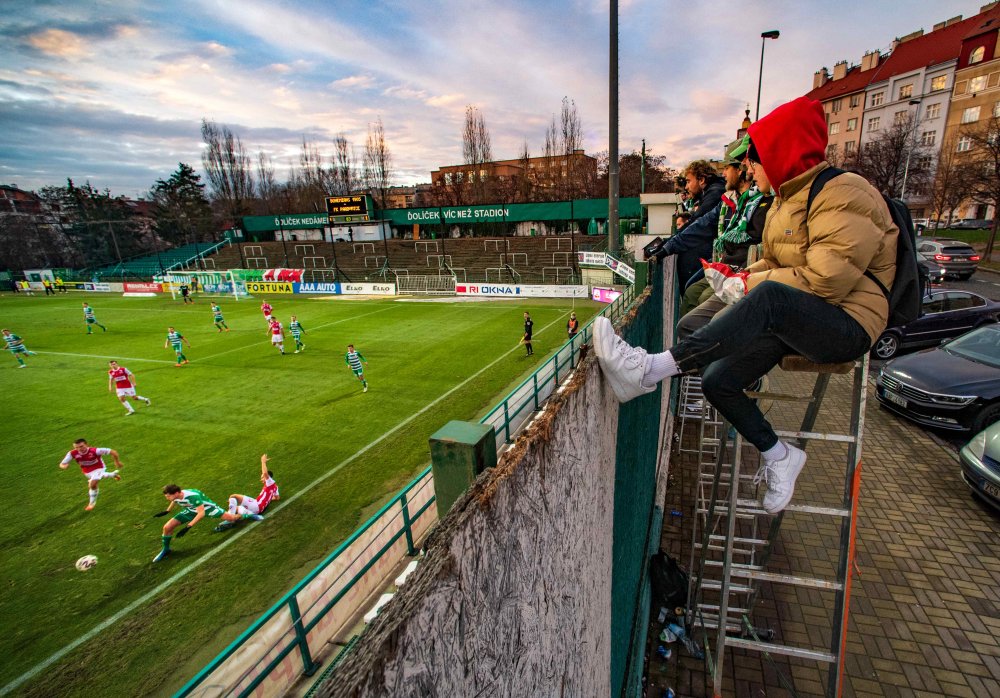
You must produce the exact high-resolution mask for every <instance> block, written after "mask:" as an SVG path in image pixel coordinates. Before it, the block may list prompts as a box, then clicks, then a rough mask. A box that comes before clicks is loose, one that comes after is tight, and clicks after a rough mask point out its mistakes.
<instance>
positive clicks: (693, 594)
mask: <svg viewBox="0 0 1000 698" xmlns="http://www.w3.org/2000/svg"><path fill="white" fill-rule="evenodd" d="M868 361H869V359H868V355H867V354H866V355H865V356H864V357H862V358H861V359H859V360H858V361H854V362H847V363H843V364H813V363H811V362H809V361H807V360H806V359H804V358H803V357H800V356H786V357H784V359H782V361H781V364H780V366H781V368H782V369H783V370H785V371H795V372H811V373H815V374H816V382H815V384H814V386H813V390H812V393H811V395H809V396H805V397H801V396H795V395H781V394H775V393H772V392H764V393H751V392H748V394H749V395H750V396H751V397H756V398H759V399H760V398H763V399H769V400H775V401H797V402H806V403H807V407H806V411H805V414H804V416H803V418H802V422H801V426H800V428H799V429H798V430H797V431H783V430H777V434H778V436H779V437H780V438H782V439H784V440H786V441H790V442H792V443H796V444H797V445H799V447H800V448H806V446H807V445H808V443H809V442H811V441H828V442H839V443H842V444H845V445H846V446H847V454H846V457H845V468H844V472H845V474H844V485H843V492H842V499H841V502H842V503H841V506H839V507H829V506H813V505H808V504H800V503H796V500H797V499H800V494H799V490H797V492H796V497H795V498H794V499H793V500H792V501H793V503H792V504H790V505H789V506H788V507H787V508H786V509H785V510H784V511H783V512H781V513H779V514H777V515H774V516H773V517H770V516H769V515H768V514H767V513H766V512H765V511H764V510H763V508H762V507H761V505H760V504H759V503H758V501H757V499H756V494H755V492H754V489H755V486H754V483H753V480H754V477H753V472H754V471H755V470H756V463H754V462H753V461H754V460H755V459H759V453H758V452H757V450H756V449H755V448H753V447H752V446H749V445H748V444H747V445H745V444H744V443H743V438H742V437H741V436H740V435H739V434H735V433H734V434H733V435H732V437H730V435H729V432H730V426H729V424H728V423H726V422H725V421H724V420H721V419H719V417H718V415H717V414H715V411H714V409H712V408H711V407H710V406H708V405H707V404H706V403H704V402H703V403H702V404H703V405H704V408H703V410H702V418H703V421H705V422H707V423H709V424H710V425H711V424H715V423H720V424H721V426H720V427H718V428H715V427H712V430H713V433H717V434H718V436H719V441H718V442H717V443H712V440H711V439H710V440H709V442H708V443H707V444H705V445H703V446H702V447H701V454H700V456H699V472H698V483H697V490H696V492H697V501H696V504H695V516H694V517H693V518H694V526H693V532H692V546H691V566H690V567H689V570H690V571H691V574H690V590H689V594H688V619H687V620H688V627H689V628H691V630H692V635H695V633H696V631H698V630H700V631H701V632H700V633H699V635H700V639H701V641H702V642H703V643H704V645H705V660H706V663H707V667H708V669H709V673H710V674H711V675H712V687H713V690H712V694H713V696H716V697H721V696H722V690H723V667H724V664H725V651H726V648H729V647H732V648H743V649H746V650H750V651H757V652H761V653H763V654H765V656H768V657H769V656H770V655H784V656H790V657H798V658H801V659H806V660H813V661H816V662H821V663H825V664H829V665H830V670H829V674H828V680H827V690H826V695H827V696H830V697H838V698H839V696H840V695H841V693H842V690H843V673H844V659H845V654H846V648H847V640H846V630H847V619H848V612H849V606H850V592H851V571H852V569H853V566H854V557H855V535H856V526H857V514H858V495H859V493H860V486H861V446H862V437H863V434H864V414H865V404H866V397H867V392H866V387H867V376H868ZM835 374H842V375H846V374H853V389H852V394H851V410H850V420H849V431H848V433H819V432H814V431H813V428H814V427H815V424H816V419H817V417H818V415H819V411H820V407H821V406H822V403H823V398H824V397H825V394H826V389H827V386H828V385H829V382H830V379H831V377H832V376H833V375H835ZM692 390H693V386H689V392H691V391H692ZM686 397H688V398H689V399H690V398H692V397H693V395H687V396H686ZM692 402H693V401H692ZM713 453H714V454H715V455H716V458H715V460H714V463H709V458H708V457H707V456H708V455H709V454H713ZM747 461H750V465H751V466H752V467H751V468H748V467H746V465H747ZM808 468H809V463H808V462H807V464H806V470H808ZM806 470H803V472H805V471H806ZM786 514H789V515H793V516H796V517H798V516H817V517H827V518H829V517H832V518H833V519H834V520H836V521H839V529H840V541H839V543H840V546H839V553H838V557H837V565H836V577H835V578H833V579H823V578H815V577H806V576H800V575H791V574H781V573H776V572H769V571H768V570H767V562H768V559H769V557H770V554H771V550H772V548H773V545H774V543H775V542H776V541H777V540H778V537H779V533H780V530H781V524H782V522H783V520H784V517H785V515H786ZM768 518H770V521H769V523H766V522H767V519H768ZM765 528H766V531H767V532H766V536H765V535H761V532H762V531H763V530H764V529H765ZM760 582H770V583H772V584H787V585H795V586H799V587H807V588H811V589H815V590H818V591H823V592H830V593H833V595H834V602H833V616H832V622H831V633H830V639H829V645H828V647H827V648H824V649H816V648H808V647H795V646H790V645H783V644H777V643H774V642H770V641H769V640H770V639H771V638H772V635H771V632H770V631H767V630H763V631H762V630H760V629H758V628H756V627H755V626H754V624H753V622H752V621H751V620H750V619H751V618H752V616H753V610H754V606H755V602H756V600H757V597H758V592H759V588H760ZM713 635H714V637H713ZM779 678H782V681H783V682H786V680H785V679H784V678H783V677H781V675H780V673H779ZM785 687H786V688H787V689H789V691H790V692H792V693H793V694H794V689H793V688H792V686H791V685H790V684H788V683H787V682H786V685H785Z"/></svg>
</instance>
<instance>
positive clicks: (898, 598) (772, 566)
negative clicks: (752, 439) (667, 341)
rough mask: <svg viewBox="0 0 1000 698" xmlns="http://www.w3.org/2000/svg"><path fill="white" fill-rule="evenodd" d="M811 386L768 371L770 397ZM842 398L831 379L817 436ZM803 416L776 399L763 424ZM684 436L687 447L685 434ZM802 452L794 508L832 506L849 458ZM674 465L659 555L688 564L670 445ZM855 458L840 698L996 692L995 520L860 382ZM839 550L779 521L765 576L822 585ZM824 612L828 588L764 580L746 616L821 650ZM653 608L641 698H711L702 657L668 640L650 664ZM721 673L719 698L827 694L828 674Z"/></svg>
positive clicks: (690, 489) (831, 423) (679, 478)
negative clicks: (668, 695)
mask: <svg viewBox="0 0 1000 698" xmlns="http://www.w3.org/2000/svg"><path fill="white" fill-rule="evenodd" d="M813 378H814V377H813V375H812V374H802V373H784V372H782V371H780V370H776V371H774V372H773V373H772V375H771V381H772V385H771V390H773V391H777V392H782V393H796V394H806V393H808V392H809V391H810V389H811V387H812V381H813ZM850 392H851V382H850V376H834V377H833V380H832V381H831V383H830V387H829V388H828V391H827V397H826V401H825V402H824V405H823V410H822V411H821V414H820V419H819V422H818V424H817V428H816V430H817V431H840V432H846V431H847V423H848V419H849V410H850ZM801 410H802V408H801V407H800V406H795V405H789V404H787V403H784V404H782V403H776V407H775V408H773V409H772V410H771V412H770V413H769V414H768V417H769V419H770V420H771V421H772V422H773V423H774V424H775V425H776V426H778V428H792V427H793V426H794V425H796V424H797V422H798V420H799V419H800V418H801ZM684 437H685V439H687V440H686V441H685V443H690V442H691V437H692V433H691V432H690V431H687V430H686V434H685V435H684ZM808 453H809V461H808V462H807V463H806V466H805V469H804V470H803V472H802V475H801V476H800V477H799V481H798V484H797V486H796V492H795V498H794V499H793V502H797V503H801V504H805V503H809V504H825V505H829V506H839V505H840V501H839V499H840V496H841V492H842V490H843V478H844V467H845V456H846V449H845V448H844V447H843V446H841V445H836V444H829V443H824V442H820V443H815V444H811V445H810V446H809V449H808ZM671 459H672V460H671V465H670V467H671V471H672V472H671V485H670V487H669V489H668V491H667V495H666V501H665V511H667V512H670V511H671V509H676V510H679V511H680V512H681V513H682V516H679V517H678V516H668V517H667V519H666V520H665V522H664V531H663V536H662V539H661V549H663V550H665V551H667V552H668V553H670V554H671V555H673V556H674V557H676V558H677V559H678V561H679V562H680V563H681V565H682V566H683V567H684V568H685V569H687V567H688V566H689V560H690V551H691V529H690V523H691V520H692V515H693V511H692V509H693V503H694V484H695V482H694V481H695V478H696V472H697V469H696V463H695V461H694V458H693V457H692V456H690V455H686V454H685V455H683V456H679V455H678V454H677V453H676V448H675V453H673V454H672V456H671ZM862 463H863V465H862V486H861V501H860V514H859V519H858V546H857V569H858V573H857V574H856V575H855V576H854V583H853V588H852V595H851V606H850V610H851V615H850V623H849V628H848V636H847V642H848V644H847V650H848V653H847V657H846V661H845V682H844V695H845V696H848V697H857V698H862V697H864V698H867V697H869V696H872V697H874V696H977V697H980V696H1000V515H998V514H997V513H996V512H994V511H993V510H992V509H990V508H989V507H988V506H987V505H985V504H983V503H982V502H980V501H979V500H977V499H975V498H973V497H972V496H971V495H970V493H969V490H968V488H967V487H966V486H965V484H964V483H963V481H962V479H961V475H960V470H959V463H958V456H957V454H956V453H955V452H954V451H953V450H951V449H949V448H947V447H946V446H943V445H941V444H940V443H939V442H936V441H934V440H933V439H931V438H930V436H928V435H927V434H926V433H925V432H924V431H923V429H921V428H920V427H918V426H916V425H913V424H910V423H908V422H906V421H904V420H902V419H901V418H898V417H896V416H894V415H892V414H890V413H889V412H887V411H885V410H883V409H881V408H880V407H879V406H878V403H877V401H876V400H875V399H874V394H873V390H872V385H871V384H869V388H868V407H867V410H866V422H865V434H864V444H863V453H862ZM748 467H749V466H748ZM838 546H839V530H838V528H837V527H836V526H835V524H834V523H833V522H832V521H829V520H822V519H818V518H817V517H813V516H808V515H802V514H793V513H789V514H787V515H786V516H785V519H784V522H783V524H782V528H781V533H780V539H779V542H778V544H777V545H776V547H775V550H774V552H773V554H772V557H771V559H770V561H769V563H768V569H769V570H771V571H779V572H786V573H799V574H804V575H809V576H818V577H828V578H832V577H834V576H835V574H834V566H835V564H836V559H837V555H838V551H839V550H838ZM832 606H833V594H832V593H829V592H820V591H817V590H814V589H804V588H800V587H791V586H788V585H777V584H767V583H765V584H763V585H762V586H761V588H760V599H759V601H758V602H757V605H756V607H755V610H754V615H753V619H752V620H753V622H754V625H755V626H756V627H758V628H770V629H771V630H773V631H774V639H773V641H774V642H778V643H783V644H792V645H802V646H809V647H812V648H815V649H823V650H828V649H829V647H828V643H829V637H830V623H831V621H830V616H831V613H832ZM658 610H659V604H657V603H656V602H655V600H654V603H653V609H652V616H653V618H652V619H651V625H650V631H649V646H648V648H647V649H648V652H647V656H648V660H647V661H648V667H647V695H648V696H650V697H651V698H653V697H655V698H660V696H662V695H663V692H664V690H665V689H666V687H668V686H669V687H671V688H673V689H674V690H675V691H676V693H677V695H678V696H696V697H701V696H711V693H712V692H711V683H710V677H708V676H707V675H706V670H705V665H704V662H702V661H699V660H696V659H694V658H692V657H689V656H687V654H686V653H685V652H684V650H683V649H682V648H681V647H680V646H679V644H676V643H675V644H674V645H673V646H672V648H673V656H672V657H671V658H670V659H669V660H667V661H664V660H662V659H660V658H659V657H657V656H656V653H655V650H656V646H657V645H658V644H659V641H658V640H657V636H658V635H659V633H660V631H661V630H662V625H661V624H659V623H657V622H656V616H657V612H658ZM725 666H726V672H725V675H726V682H725V688H724V692H723V695H725V696H738V697H739V698H744V697H749V696H754V697H759V696H767V697H776V698H782V697H784V696H793V695H798V696H822V695H824V694H825V689H826V681H827V667H826V665H820V664H816V663H814V662H811V661H804V660H799V659H791V658H787V657H773V658H772V660H767V659H765V658H763V657H762V656H761V655H760V654H758V653H755V652H746V651H743V650H729V651H728V652H727V656H726V661H725ZM785 686H790V687H791V688H792V690H788V689H787V688H785ZM793 691H794V692H793Z"/></svg>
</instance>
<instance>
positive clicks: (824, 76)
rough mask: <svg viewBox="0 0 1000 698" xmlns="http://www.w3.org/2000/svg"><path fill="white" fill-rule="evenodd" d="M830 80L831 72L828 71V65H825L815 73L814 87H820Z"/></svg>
mask: <svg viewBox="0 0 1000 698" xmlns="http://www.w3.org/2000/svg"><path fill="white" fill-rule="evenodd" d="M828 82H830V73H829V72H827V69H826V66H823V67H822V68H820V69H819V70H817V71H816V72H815V73H813V89H814V90H815V89H816V88H818V87H823V85H825V84H826V83H828Z"/></svg>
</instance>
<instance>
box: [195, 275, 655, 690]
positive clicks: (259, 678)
mask: <svg viewBox="0 0 1000 698" xmlns="http://www.w3.org/2000/svg"><path fill="white" fill-rule="evenodd" d="M637 294H638V290H637V289H636V288H635V287H634V286H630V287H629V288H627V289H626V290H625V291H624V292H623V293H622V295H621V296H619V297H618V298H617V299H615V301H614V302H613V303H611V304H609V305H608V306H607V307H606V308H604V309H603V310H602V311H601V313H600V315H604V316H605V317H608V318H609V319H610V320H611V321H612V322H617V321H618V320H620V319H621V318H622V316H624V315H625V313H627V312H628V311H629V310H630V309H631V307H632V305H633V304H634V303H635V300H636V297H637ZM592 325H593V320H591V321H590V322H588V323H587V324H586V325H585V326H584V327H583V328H582V329H581V330H580V332H579V333H577V335H576V336H574V337H572V338H571V339H569V340H568V341H567V342H566V343H565V344H563V346H561V347H560V348H559V349H558V350H557V351H556V353H555V354H554V355H553V356H552V357H551V358H549V359H548V360H547V361H546V362H545V363H544V364H542V365H541V366H540V367H539V368H538V369H537V370H536V371H535V372H534V373H533V374H532V375H531V376H529V377H528V378H527V379H526V380H525V381H524V382H523V383H521V384H520V385H519V386H518V387H517V388H515V389H514V390H513V391H512V392H511V393H510V394H509V395H507V397H505V398H504V399H503V400H502V401H501V402H500V403H499V404H498V405H497V406H496V407H494V408H493V409H492V410H490V411H489V413H488V414H487V415H486V416H485V417H483V419H482V420H480V423H482V424H487V423H488V424H492V425H493V427H494V428H495V430H496V434H497V448H498V450H499V449H500V448H501V447H502V446H504V445H505V444H508V443H511V442H512V441H513V440H514V438H516V436H517V433H518V432H519V431H520V429H521V428H523V426H524V425H525V424H526V423H527V421H528V420H529V419H530V417H531V416H532V414H534V413H535V412H537V411H538V410H539V409H541V407H542V405H543V403H544V402H545V400H546V399H547V398H548V397H549V396H550V395H551V394H552V393H553V392H554V391H555V390H557V389H558V387H559V383H560V382H561V381H562V380H564V379H565V377H566V376H568V375H569V373H570V372H571V371H572V370H573V369H574V368H575V367H576V365H577V364H578V363H579V361H580V347H581V346H582V345H584V344H590V343H591V342H590V338H591V332H592ZM657 394H658V392H657ZM620 429H621V426H619V431H620ZM654 442H655V436H654ZM430 473H431V469H430V468H429V467H428V468H427V469H426V470H424V471H423V472H422V473H421V474H420V475H419V476H418V477H417V478H416V479H415V480H414V481H413V482H411V483H410V484H409V485H407V486H406V488H404V489H403V491H401V492H400V493H399V494H398V495H396V496H395V497H394V498H393V499H392V500H391V501H390V502H389V503H388V504H386V505H385V506H384V507H383V508H382V509H381V510H380V511H379V512H378V513H377V514H375V516H373V517H372V518H371V519H369V520H368V521H367V522H366V523H365V524H364V525H363V526H362V527H361V528H360V529H358V530H357V531H356V532H355V533H354V534H353V535H352V536H351V537H350V538H348V539H347V540H346V541H344V543H342V544H341V545H340V546H339V547H338V548H337V549H336V550H335V551H334V552H333V553H331V554H330V556H329V557H327V558H326V559H325V560H323V562H322V563H320V564H319V565H318V566H317V567H316V568H315V569H314V570H313V571H312V572H310V573H309V574H308V575H307V576H306V577H305V578H304V579H303V580H302V581H301V582H299V583H298V584H297V585H296V586H295V587H294V588H293V589H292V590H291V591H289V592H288V593H287V594H285V596H284V597H282V599H281V600H280V601H278V603H276V604H275V605H274V606H272V607H271V609H270V610H269V611H267V612H266V613H265V614H264V615H262V616H261V617H260V618H259V619H258V620H257V621H256V622H255V623H254V624H253V625H251V626H250V627H249V628H248V629H247V630H246V631H245V632H244V633H243V634H242V635H240V636H239V637H238V638H236V640H234V641H233V642H232V644H230V645H229V646H228V647H227V648H226V649H225V650H223V651H222V652H221V653H220V654H219V655H218V656H217V657H216V658H215V659H213V660H212V662H210V663H209V664H208V665H207V666H206V667H205V668H204V669H202V670H201V671H200V672H198V674H197V675H196V676H195V677H194V678H192V679H191V680H190V681H189V682H188V683H187V684H185V685H184V687H183V688H181V689H180V691H178V692H177V693H176V694H175V698H180V697H182V696H193V695H198V696H240V697H241V698H242V697H243V696H249V695H251V694H253V693H254V692H255V691H263V694H266V695H272V694H280V693H282V692H283V691H285V690H287V689H288V688H290V687H291V686H292V685H293V684H294V683H295V682H297V681H298V679H299V678H300V677H301V676H302V675H306V676H311V675H312V674H313V673H314V672H315V671H316V669H317V667H318V664H317V663H316V652H317V650H318V649H319V648H321V647H322V646H323V645H324V644H327V643H328V642H329V641H330V639H331V638H333V637H334V636H335V634H336V633H337V631H338V630H340V629H341V628H342V626H343V625H344V623H345V622H346V620H347V619H349V618H350V617H352V616H353V615H354V614H355V613H357V610H358V609H359V608H360V606H361V604H362V603H363V602H364V601H365V600H366V599H368V598H369V597H370V596H371V594H373V593H374V592H375V591H377V590H378V589H380V588H381V587H382V585H384V582H385V579H386V577H387V576H388V574H389V572H390V571H391V570H392V569H394V568H395V566H396V565H397V564H399V562H400V561H401V560H402V559H403V558H404V557H405V556H407V555H413V554H414V553H415V550H414V541H416V540H419V539H420V537H421V535H423V533H425V532H426V530H427V529H428V528H429V527H430V525H431V524H432V523H433V522H434V521H435V520H436V514H437V510H436V508H435V509H431V505H432V504H433V503H434V502H435V497H434V482H433V479H432V477H431V474H430ZM616 515H617V506H616ZM616 531H617V526H616ZM616 540H617V538H616ZM628 567H630V568H631V565H629V566H628ZM627 596H628V595H627V594H626V595H624V596H622V601H625V600H626V598H627Z"/></svg>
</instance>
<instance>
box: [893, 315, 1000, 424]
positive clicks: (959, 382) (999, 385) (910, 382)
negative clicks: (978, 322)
mask: <svg viewBox="0 0 1000 698" xmlns="http://www.w3.org/2000/svg"><path fill="white" fill-rule="evenodd" d="M875 397H876V398H877V399H878V401H879V403H881V404H882V406H883V407H885V408H887V409H889V410H891V411H893V412H895V413H897V414H899V415H902V416H904V417H906V418H907V419H910V420H912V421H914V422H916V423H917V424H922V425H924V426H928V427H937V428H939V429H949V430H952V431H963V432H970V431H971V432H973V433H977V432H980V431H982V430H983V429H985V428H986V427H987V426H989V425H990V424H992V423H994V422H996V421H998V420H1000V325H988V326H986V327H980V328H979V329H977V330H973V331H972V332H969V333H967V334H964V335H962V336H961V337H959V338H957V339H952V340H951V341H948V342H946V343H944V344H942V345H941V346H940V347H938V348H936V349H929V350H927V351H922V352H920V353H917V354H910V355H909V356H901V357H899V358H898V359H893V360H892V361H890V362H889V363H887V364H886V365H884V366H883V367H882V370H880V371H879V374H878V378H876V379H875Z"/></svg>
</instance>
